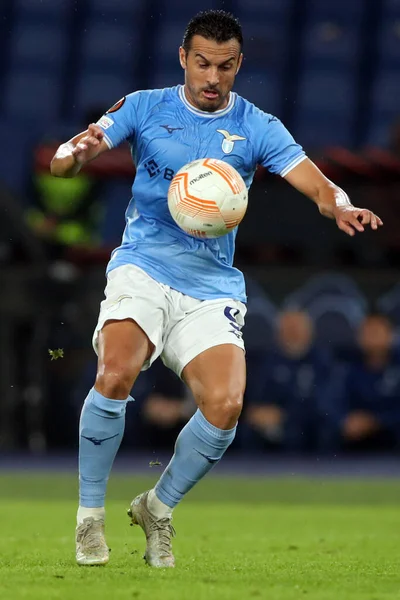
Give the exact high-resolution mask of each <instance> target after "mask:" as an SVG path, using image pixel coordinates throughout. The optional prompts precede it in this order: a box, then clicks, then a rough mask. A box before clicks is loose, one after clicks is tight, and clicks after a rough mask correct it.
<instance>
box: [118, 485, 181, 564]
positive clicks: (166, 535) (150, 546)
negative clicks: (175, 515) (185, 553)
mask: <svg viewBox="0 0 400 600" xmlns="http://www.w3.org/2000/svg"><path fill="white" fill-rule="evenodd" d="M148 493H149V492H148V491H147V492H144V493H143V494H140V495H139V496H137V497H136V498H135V499H134V500H132V503H131V507H130V509H129V510H128V517H130V519H131V521H132V523H131V525H139V526H140V527H141V528H142V529H143V531H144V534H145V536H146V552H145V554H144V557H143V558H144V559H145V561H146V562H147V564H148V565H149V566H150V567H158V568H170V567H174V566H175V558H174V555H173V554H172V546H171V538H172V537H174V536H175V530H174V528H173V527H172V525H171V521H172V518H171V517H170V518H168V517H165V518H162V519H157V517H155V516H154V515H153V514H152V513H151V512H150V511H149V509H148V506H147V496H148Z"/></svg>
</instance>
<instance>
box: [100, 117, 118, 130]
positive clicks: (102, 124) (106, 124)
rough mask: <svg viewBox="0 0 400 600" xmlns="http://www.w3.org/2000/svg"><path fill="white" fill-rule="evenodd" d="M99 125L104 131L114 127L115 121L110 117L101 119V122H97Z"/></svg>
mask: <svg viewBox="0 0 400 600" xmlns="http://www.w3.org/2000/svg"><path fill="white" fill-rule="evenodd" d="M97 125H100V127H102V128H103V129H108V128H109V127H111V125H114V121H113V120H112V119H110V117H106V116H105V115H104V117H101V119H100V120H99V121H97Z"/></svg>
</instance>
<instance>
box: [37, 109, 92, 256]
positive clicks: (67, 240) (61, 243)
mask: <svg viewBox="0 0 400 600" xmlns="http://www.w3.org/2000/svg"><path fill="white" fill-rule="evenodd" d="M99 116H101V112H98V111H93V112H92V111H91V112H89V113H88V114H87V115H86V121H85V123H84V124H82V130H83V129H85V128H86V127H87V124H88V123H92V122H95V121H97V119H98V118H99ZM47 141H49V140H47ZM53 141H55V142H56V143H58V140H53ZM99 186H100V184H99V181H98V179H95V178H94V177H93V176H91V175H88V174H87V173H86V172H85V171H82V172H80V173H79V174H78V175H77V176H76V177H73V178H67V179H64V178H57V177H53V176H52V175H51V174H50V171H49V169H48V168H45V169H43V168H37V169H36V171H35V172H34V173H33V175H32V190H31V194H30V197H31V203H30V206H29V207H28V209H27V211H26V220H27V223H28V225H29V226H30V227H31V229H32V230H33V231H34V232H35V234H36V235H37V236H38V237H39V238H40V239H41V240H42V241H43V242H44V244H45V247H46V249H47V252H48V255H49V257H50V258H59V257H62V256H63V255H64V250H65V248H66V247H71V246H75V247H78V246H79V247H84V248H91V247H96V246H98V245H99V239H100V236H99V224H100V219H101V207H100V206H99V203H98V202H97V196H98V191H99Z"/></svg>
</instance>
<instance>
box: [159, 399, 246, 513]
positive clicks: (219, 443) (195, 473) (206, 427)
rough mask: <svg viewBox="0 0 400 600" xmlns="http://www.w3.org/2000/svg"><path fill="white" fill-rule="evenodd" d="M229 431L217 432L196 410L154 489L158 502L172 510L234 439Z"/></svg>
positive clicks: (232, 433)
mask: <svg viewBox="0 0 400 600" xmlns="http://www.w3.org/2000/svg"><path fill="white" fill-rule="evenodd" d="M235 433H236V427H234V428H233V429H226V430H225V429H218V427H215V426H214V425H212V424H211V423H209V422H208V421H207V419H206V418H205V417H204V415H203V414H202V412H201V411H200V410H197V411H196V413H195V414H194V415H193V417H192V418H191V419H190V421H189V422H188V423H187V424H186V425H185V427H184V428H183V429H182V431H181V432H180V434H179V436H178V439H177V440H176V444H175V453H174V455H173V457H172V459H171V461H170V463H169V465H168V466H167V468H166V469H165V471H164V473H163V474H162V475H161V478H160V480H159V481H158V483H157V485H156V487H155V493H156V496H157V498H158V499H159V500H161V502H164V504H166V505H167V506H170V507H171V508H173V507H174V506H176V505H177V504H178V502H180V500H182V498H183V496H184V495H185V494H186V493H187V492H188V491H189V490H191V489H192V487H193V486H194V485H195V484H196V483H197V482H198V481H200V479H201V478H202V477H204V475H205V474H206V473H208V471H210V470H211V469H212V468H213V466H214V465H215V464H216V463H217V462H218V461H219V460H220V459H221V458H222V456H223V455H224V453H225V450H227V448H228V447H229V446H230V444H231V443H232V442H233V439H234V437H235Z"/></svg>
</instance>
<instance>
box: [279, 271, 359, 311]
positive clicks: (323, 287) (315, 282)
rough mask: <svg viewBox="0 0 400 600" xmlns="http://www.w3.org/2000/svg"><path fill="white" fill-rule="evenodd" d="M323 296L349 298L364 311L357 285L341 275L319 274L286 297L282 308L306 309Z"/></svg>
mask: <svg viewBox="0 0 400 600" xmlns="http://www.w3.org/2000/svg"><path fill="white" fill-rule="evenodd" d="M324 296H329V297H334V296H337V297H338V298H340V299H343V298H349V299H351V300H354V301H356V302H358V303H359V304H360V306H361V307H362V308H364V309H366V300H365V297H364V295H363V294H362V292H361V291H360V289H359V287H358V285H357V284H356V283H355V281H354V280H353V279H352V278H351V277H349V276H348V275H344V274H342V273H319V274H318V275H316V276H315V277H311V278H310V279H308V280H307V281H306V282H305V283H304V284H303V285H302V286H301V287H300V288H298V289H296V290H294V291H293V292H292V293H291V294H289V295H288V296H287V297H286V299H285V301H284V303H283V306H284V308H285V309H307V308H308V307H309V306H310V305H311V304H312V303H313V302H314V301H315V300H316V299H317V298H321V297H324Z"/></svg>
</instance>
